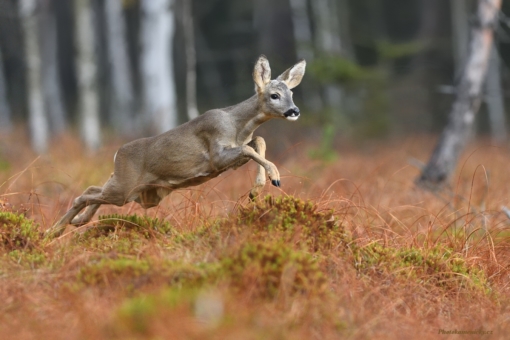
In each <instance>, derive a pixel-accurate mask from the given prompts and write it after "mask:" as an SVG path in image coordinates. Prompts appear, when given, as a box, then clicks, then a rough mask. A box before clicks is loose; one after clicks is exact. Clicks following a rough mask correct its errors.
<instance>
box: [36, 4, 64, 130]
mask: <svg viewBox="0 0 510 340" xmlns="http://www.w3.org/2000/svg"><path fill="white" fill-rule="evenodd" d="M40 5H41V7H40V9H41V11H40V13H41V14H40V21H39V27H40V40H39V41H40V42H41V55H42V64H43V65H44V67H43V68H42V84H43V95H44V102H45V108H46V110H47V112H48V118H49V120H50V130H51V131H52V132H54V133H55V134H59V133H62V132H63V131H64V130H65V129H66V127H67V122H66V115H65V111H64V105H63V102H62V91H61V88H60V76H59V70H58V58H57V26H56V18H55V15H54V13H55V12H54V9H53V2H52V1H50V0H44V1H41V2H40Z"/></svg>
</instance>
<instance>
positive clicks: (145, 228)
mask: <svg viewBox="0 0 510 340" xmlns="http://www.w3.org/2000/svg"><path fill="white" fill-rule="evenodd" d="M116 228H126V229H133V230H136V231H137V232H139V233H141V234H142V235H144V236H145V237H146V238H151V237H154V236H156V235H157V234H163V235H171V233H172V227H171V226H170V223H169V222H167V221H162V220H160V219H158V218H152V217H149V216H138V215H117V214H112V215H102V216H99V225H98V228H96V229H98V230H97V231H96V232H98V233H99V232H101V230H102V231H103V232H109V231H113V230H115V229H116Z"/></svg>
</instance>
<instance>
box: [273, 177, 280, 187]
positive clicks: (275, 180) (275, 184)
mask: <svg viewBox="0 0 510 340" xmlns="http://www.w3.org/2000/svg"><path fill="white" fill-rule="evenodd" d="M271 184H272V185H274V186H275V187H278V188H279V187H280V181H279V180H277V179H273V180H272V181H271Z"/></svg>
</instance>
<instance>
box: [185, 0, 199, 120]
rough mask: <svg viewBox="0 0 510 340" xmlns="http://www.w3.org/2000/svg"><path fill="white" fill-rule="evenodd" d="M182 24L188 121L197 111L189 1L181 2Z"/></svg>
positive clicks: (194, 60)
mask: <svg viewBox="0 0 510 340" xmlns="http://www.w3.org/2000/svg"><path fill="white" fill-rule="evenodd" d="M181 8H182V23H183V31H184V49H185V53H186V110H187V113H188V119H190V120H191V119H193V118H196V117H198V109H197V58H196V50H195V28H194V23H193V6H192V1H191V0H182V6H181Z"/></svg>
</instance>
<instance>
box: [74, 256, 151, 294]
mask: <svg viewBox="0 0 510 340" xmlns="http://www.w3.org/2000/svg"><path fill="white" fill-rule="evenodd" d="M150 270H151V265H150V263H149V262H148V261H147V260H133V259H127V258H118V259H101V260H99V261H97V262H93V263H91V264H88V265H86V266H85V267H82V268H81V269H80V271H79V274H78V279H79V280H80V281H81V282H83V283H85V284H88V285H99V286H104V285H115V284H120V285H122V286H126V287H128V288H134V287H137V286H140V285H142V284H143V283H146V281H148V280H149V279H150V275H149V274H150V273H149V271H150Z"/></svg>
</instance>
